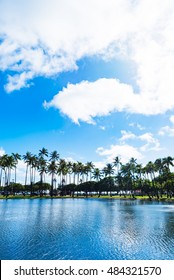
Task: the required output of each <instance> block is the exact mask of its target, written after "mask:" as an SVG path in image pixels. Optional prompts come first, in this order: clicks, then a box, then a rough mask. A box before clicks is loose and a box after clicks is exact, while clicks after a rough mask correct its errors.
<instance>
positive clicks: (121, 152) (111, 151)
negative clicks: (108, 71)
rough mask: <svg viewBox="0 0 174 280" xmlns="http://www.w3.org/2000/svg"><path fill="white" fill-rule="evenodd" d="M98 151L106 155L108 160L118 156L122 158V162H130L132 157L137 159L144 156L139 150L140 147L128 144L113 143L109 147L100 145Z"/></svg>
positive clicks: (110, 160)
mask: <svg viewBox="0 0 174 280" xmlns="http://www.w3.org/2000/svg"><path fill="white" fill-rule="evenodd" d="M96 152H97V153H98V154H99V155H100V156H102V157H105V158H106V162H113V160H114V158H115V157H116V156H119V157H120V158H121V162H122V163H126V162H128V161H129V160H130V159H131V158H132V157H134V158H136V159H137V160H141V159H142V158H143V154H142V153H141V152H140V151H138V148H136V147H133V146H130V145H126V144H123V145H111V146H110V148H108V149H105V148H103V147H99V148H98V149H97V151H96Z"/></svg>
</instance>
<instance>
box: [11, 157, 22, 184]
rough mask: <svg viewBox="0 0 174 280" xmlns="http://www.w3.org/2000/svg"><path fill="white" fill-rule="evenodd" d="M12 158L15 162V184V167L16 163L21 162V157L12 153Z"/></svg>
mask: <svg viewBox="0 0 174 280" xmlns="http://www.w3.org/2000/svg"><path fill="white" fill-rule="evenodd" d="M12 156H13V158H14V162H15V183H16V167H17V164H18V161H19V160H21V155H19V154H18V153H12Z"/></svg>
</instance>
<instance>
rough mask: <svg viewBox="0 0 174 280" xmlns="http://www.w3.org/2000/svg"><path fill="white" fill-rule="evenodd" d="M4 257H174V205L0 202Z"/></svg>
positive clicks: (0, 256) (0, 255)
mask: <svg viewBox="0 0 174 280" xmlns="http://www.w3.org/2000/svg"><path fill="white" fill-rule="evenodd" d="M0 225H1V227H0V259H1V260H2V259H4V260H5V259H6V260H8V259H10V260H12V259H21V260H23V259H26V260H27V259H31V260H32V259H38V260H44V259H48V260H51V259H57V260H58V259H64V260H80V259H82V260H87V259H91V260H92V259H94V260H106V259H108V260H125V259H127V260H135V259H137V260H141V259H147V260H150V259H166V260H167V259H172V260H173V259H174V205H173V204H165V203H160V202H145V201H144V202H143V201H139V200H134V201H130V200H114V199H90V198H89V199H68V198H67V199H33V200H32V199H13V200H10V199H9V200H0Z"/></svg>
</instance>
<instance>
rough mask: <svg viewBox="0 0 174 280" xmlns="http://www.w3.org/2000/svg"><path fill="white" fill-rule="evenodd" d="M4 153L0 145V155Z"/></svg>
mask: <svg viewBox="0 0 174 280" xmlns="http://www.w3.org/2000/svg"><path fill="white" fill-rule="evenodd" d="M4 154H5V151H4V149H3V148H2V147H0V156H3V155H4Z"/></svg>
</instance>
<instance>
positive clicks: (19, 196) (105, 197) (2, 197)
mask: <svg viewBox="0 0 174 280" xmlns="http://www.w3.org/2000/svg"><path fill="white" fill-rule="evenodd" d="M36 198H39V199H50V198H51V196H43V197H40V196H30V195H25V196H23V195H15V196H13V195H9V196H8V197H7V198H6V197H5V196H2V195H1V196H0V199H36ZM52 198H54V199H66V198H72V199H73V197H71V196H69V195H67V196H53V197H52ZM74 198H79V199H80V198H86V196H74ZM94 198H97V199H121V200H127V199H128V200H132V199H133V198H131V197H130V196H126V197H124V196H119V195H113V196H112V197H111V196H110V195H102V196H100V197H98V195H93V196H88V199H94ZM135 198H136V199H140V200H149V197H148V196H136V197H135ZM152 200H157V198H156V197H154V198H152ZM159 201H172V202H174V198H167V197H166V196H163V197H162V198H160V199H159Z"/></svg>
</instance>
